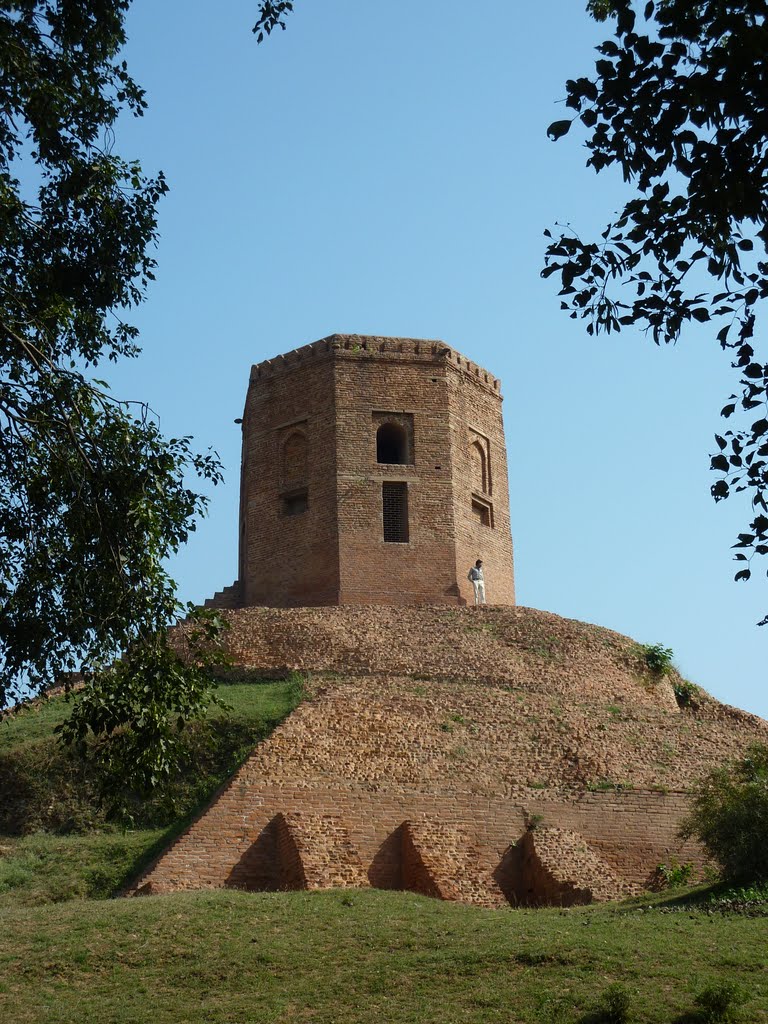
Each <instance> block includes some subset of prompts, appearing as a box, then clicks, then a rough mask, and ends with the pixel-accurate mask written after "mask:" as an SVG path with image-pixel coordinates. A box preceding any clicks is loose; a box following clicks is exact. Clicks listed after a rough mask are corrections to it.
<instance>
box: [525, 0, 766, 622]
mask: <svg viewBox="0 0 768 1024" xmlns="http://www.w3.org/2000/svg"><path fill="white" fill-rule="evenodd" d="M588 9H589V10H590V12H591V13H592V14H593V16H594V17H595V18H596V19H597V20H598V21H610V20H613V25H614V35H613V38H612V39H607V40H606V41H605V42H603V43H602V44H601V45H600V46H598V48H597V49H598V51H599V53H600V57H599V59H598V60H597V61H596V62H595V74H594V77H592V78H576V79H570V80H569V81H568V82H567V83H566V99H565V102H566V106H567V107H568V108H570V109H572V110H574V111H576V112H577V115H578V116H577V118H576V122H577V125H578V123H580V124H581V125H582V126H583V130H584V131H585V132H586V142H585V144H586V149H587V153H588V158H587V165H588V166H591V167H593V168H594V170H595V171H598V172H599V171H602V170H603V169H605V168H606V167H610V166H612V165H617V166H618V168H619V169H620V170H621V172H622V174H623V177H624V179H625V181H627V182H628V183H629V184H630V185H631V186H633V188H634V192H633V195H632V196H631V197H630V199H629V200H628V202H627V203H626V204H625V206H624V208H623V209H622V210H620V211H619V212H618V214H617V215H616V216H615V217H614V219H613V221H612V222H611V223H610V224H609V225H608V227H607V228H606V229H605V231H603V232H602V235H601V240H600V242H599V244H595V243H592V242H590V241H583V240H582V239H581V238H579V237H578V236H577V235H576V234H575V233H574V232H571V231H565V232H561V233H560V235H559V237H558V236H555V237H553V238H552V240H551V242H550V244H549V246H548V248H547V251H546V259H545V269H544V276H546V277H548V276H550V275H552V276H555V275H559V279H560V290H559V295H560V296H561V301H562V306H563V308H564V309H565V311H566V312H568V314H569V316H571V317H572V318H583V319H585V320H586V322H587V324H586V326H587V332H588V333H589V334H591V335H594V334H598V333H600V332H601V331H605V332H606V333H607V334H610V333H611V332H613V331H619V330H621V329H622V328H624V327H628V326H632V325H637V326H639V327H640V328H641V329H643V330H644V331H646V332H647V333H648V336H649V337H650V338H652V339H653V341H654V342H655V343H656V344H658V345H660V344H670V343H675V342H677V341H678V339H679V338H680V336H681V334H682V333H683V332H684V331H686V330H687V331H688V332H691V333H692V332H693V330H694V329H696V330H698V328H697V327H696V325H698V324H702V325H703V324H708V323H710V322H714V323H715V324H716V329H715V328H713V335H715V336H716V337H717V341H718V342H719V344H720V345H721V347H722V348H723V349H727V350H729V352H730V353H731V365H732V368H733V369H734V370H735V371H736V374H737V379H738V381H739V393H738V394H736V395H731V396H730V398H729V400H728V402H727V403H726V404H725V405H724V406H723V408H722V411H721V412H722V415H723V416H724V417H726V418H729V417H732V416H734V414H736V413H739V414H740V417H739V423H738V425H739V427H740V429H739V430H737V431H735V432H728V433H727V434H726V435H725V437H720V436H718V437H717V439H716V442H717V445H718V448H719V449H720V454H717V455H715V456H714V457H713V458H712V460H711V466H712V468H713V469H714V470H715V471H716V472H719V473H722V474H723V479H722V480H721V481H718V482H717V483H715V484H714V485H713V486H712V488H711V493H712V496H713V497H714V498H715V500H716V501H720V500H722V499H724V498H727V497H728V496H729V495H730V493H731V491H732V490H734V491H737V492H740V493H741V492H747V493H748V495H749V497H750V499H751V504H752V507H753V508H755V509H765V508H766V498H767V496H768V452H766V451H761V446H762V445H763V439H764V438H765V436H766V432H767V430H768V427H767V426H766V418H765V408H766V400H767V399H768V364H763V363H761V362H760V361H759V359H757V358H755V353H754V351H753V347H752V343H751V339H752V336H753V333H754V324H755V312H756V310H757V308H758V306H759V304H760V303H761V302H762V301H763V300H764V299H766V298H768V79H766V71H765V69H766V67H768V26H766V7H765V3H764V2H762V0H760V2H758V0H736V2H733V3H728V4H725V5H724V4H723V3H722V2H720V0H705V2H703V3H697V4H691V3H690V2H689V0H666V2H664V3H658V4H653V3H647V4H639V3H635V2H633V0H589V3H588ZM570 126H571V122H568V121H563V122H555V124H554V125H551V126H550V129H549V134H550V137H551V138H553V139H558V138H561V137H562V135H564V134H566V131H567V129H568V128H570ZM704 272H706V274H707V275H709V277H710V278H711V280H712V283H713V284H714V285H715V287H713V288H712V293H708V292H700V291H699V290H698V289H700V288H702V287H706V285H705V284H704ZM718 321H719V323H718ZM729 390H733V388H732V387H731V388H730V389H729ZM750 414H751V415H750ZM751 417H755V418H754V419H752V418H751ZM753 532H754V538H753V540H752V542H751V543H750V545H748V547H749V551H750V556H749V557H751V555H752V554H757V555H762V554H764V549H765V548H766V544H765V543H764V541H765V539H766V538H765V534H764V532H763V533H761V532H760V531H753ZM745 573H746V575H745ZM748 576H749V570H746V569H741V570H740V571H739V575H738V577H737V578H738V579H747V578H748ZM766 621H768V616H767V617H766Z"/></svg>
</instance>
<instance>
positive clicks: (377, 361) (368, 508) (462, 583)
mask: <svg viewBox="0 0 768 1024" xmlns="http://www.w3.org/2000/svg"><path fill="white" fill-rule="evenodd" d="M501 402H502V398H501V393H500V387H499V381H498V380H497V379H495V378H494V377H493V376H491V375H490V374H489V373H487V372H486V371H485V370H482V369H481V368H480V367H479V366H476V365H475V364H473V363H471V362H470V361H469V360H467V359H465V358H464V357H463V356H461V355H459V354H458V353H457V352H455V351H454V350H453V349H451V348H449V347H448V346H447V345H445V344H444V343H443V342H441V341H420V340H416V339H412V338H378V337H364V336H358V335H338V334H335V335H332V336H331V337H328V338H324V339H322V340H321V341H316V342H314V343H312V344H311V345H305V346H303V347H302V348H298V349H295V350H294V351H292V352H289V353H287V354H286V355H282V356H278V357H277V358H275V359H269V360H266V361H265V362H262V363H259V364H257V365H256V366H254V367H253V368H252V370H251V378H250V386H249V388H248V395H247V398H246V402H245V412H244V414H243V454H242V471H241V473H242V475H241V493H240V556H239V580H238V582H237V583H236V584H234V585H233V587H231V588H227V591H226V592H224V595H217V598H219V600H216V599H214V602H212V603H215V604H228V605H229V606H230V607H232V606H241V607H242V606H250V605H267V606H274V607H289V606H296V605H335V604H422V603H429V604H442V603H447V604H464V603H465V602H468V601H470V600H471V595H472V587H471V584H470V583H469V582H468V580H467V578H466V577H467V572H468V570H469V567H470V566H471V565H472V564H473V563H474V562H475V560H476V559H477V558H482V559H483V562H484V565H485V570H486V572H485V575H486V587H487V592H488V600H489V602H490V603H492V604H514V582H513V567H512V537H511V534H510V521H509V494H508V487H507V458H506V448H505V444H504V428H503V424H502V416H501Z"/></svg>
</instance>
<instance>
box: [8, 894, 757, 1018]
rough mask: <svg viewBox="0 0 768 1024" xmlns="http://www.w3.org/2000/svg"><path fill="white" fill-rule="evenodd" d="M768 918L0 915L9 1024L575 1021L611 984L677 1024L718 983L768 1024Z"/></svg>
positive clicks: (431, 907)
mask: <svg viewBox="0 0 768 1024" xmlns="http://www.w3.org/2000/svg"><path fill="white" fill-rule="evenodd" d="M765 931H766V925H765V918H747V917H739V916H735V915H734V916H723V915H719V914H714V915H712V914H706V913H703V912H701V911H695V912H689V911H682V912H676V913H664V912H662V911H660V910H658V909H650V910H649V909H639V908H637V907H625V908H623V909H620V908H606V907H592V908H577V909H572V910H567V911H560V910H544V911H542V910H538V911H509V912H505V911H501V912H499V911H484V910H478V909H475V908H471V907H464V906H459V905H456V904H446V903H441V902H439V901H436V900H430V899H426V898H423V897H419V896H414V895H412V894H408V893H383V892H376V891H333V892H325V893H286V894H259V895H252V894H247V893H238V892H215V893H210V892H209V893H191V894H190V893H180V894H177V895H173V896H158V897H151V898H148V899H135V900H118V901H113V902H93V901H89V902H78V903H69V904H62V905H61V906H57V907H53V908H47V909H46V908H39V907H37V908H27V909H24V908H22V909H17V910H14V911H6V912H5V913H4V914H3V927H2V929H0V1019H3V1020H8V1021H12V1022H13V1024H24V1022H37V1021H41V1020H45V1021H47V1022H48V1021H50V1022H62V1024H63V1022H70V1021H73V1020H98V1021H99V1022H100V1024H110V1022H114V1024H118V1022H120V1024H123V1022H129V1021H131V1022H139V1021H147V1020H151V1021H152V1022H153V1024H177V1022H178V1024H182V1022H189V1021H195V1022H197V1021H205V1022H212V1024H213V1022H216V1024H218V1022H233V1024H234V1022H245V1021H249V1022H288V1021H312V1022H314V1024H331V1022H337V1021H343V1022H345V1024H379V1022H381V1021H387V1022H417V1021H418V1022H432V1021H440V1022H441V1024H452V1022H458V1021H462V1022H476V1024H481V1022H482V1024H491V1022H497V1021H498V1022H505V1024H510V1022H514V1021H520V1022H537V1024H539V1022H545V1021H563V1022H564V1021H570V1022H576V1021H579V1020H583V1019H588V1018H585V1017H584V1015H585V1014H588V1013H589V1012H590V1011H591V1010H592V1009H593V1008H594V1006H595V1004H596V1002H597V1000H598V998H599V996H600V995H601V993H602V992H604V990H605V988H606V987H607V985H608V984H609V983H610V982H614V981H618V982H621V983H622V984H624V985H625V986H626V987H627V989H628V990H629V991H630V993H631V994H632V999H633V1007H634V1010H635V1012H636V1016H634V1017H633V1019H634V1020H637V1021H640V1022H658V1024H661V1022H669V1021H673V1020H678V1019H685V1020H689V1021H692V1020H695V1019H696V1018H694V1017H690V1016H689V1017H686V1018H681V1016H680V1015H681V1014H683V1013H686V1012H689V1011H690V1010H691V1009H692V1007H693V1001H694V997H695V995H696V993H697V992H698V991H700V990H701V989H702V988H703V987H705V986H706V985H707V984H709V983H711V982H712V981H713V980H715V979H723V978H727V979H729V980H736V981H737V982H738V983H739V984H740V986H741V988H742V989H743V991H744V992H745V993H747V999H748V1001H747V1003H746V1006H745V1011H746V1012H745V1018H744V1019H745V1020H746V1021H750V1022H759V1021H763V1022H764V1021H768V973H767V968H766V957H765V954H766V946H765V937H766V936H765Z"/></svg>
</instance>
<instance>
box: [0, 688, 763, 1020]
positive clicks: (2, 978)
mask: <svg viewBox="0 0 768 1024" xmlns="http://www.w3.org/2000/svg"><path fill="white" fill-rule="evenodd" d="M223 696H224V698H225V700H227V702H228V703H229V704H231V705H232V706H233V709H234V710H233V714H232V715H231V716H230V717H229V718H228V719H226V722H227V723H228V724H224V721H223V720H222V715H221V712H219V711H214V713H213V716H212V721H211V723H210V732H209V733H206V734H205V735H210V736H211V737H213V741H212V742H213V745H214V747H215V753H216V756H212V755H211V756H208V755H209V754H210V750H209V747H210V743H209V741H208V740H206V741H205V743H203V748H204V749H205V750H206V751H208V754H206V757H207V760H205V759H204V764H205V767H204V770H203V769H201V764H202V763H203V762H196V763H195V764H194V766H193V767H192V770H191V772H190V774H189V777H187V778H185V779H182V780H181V781H180V783H179V787H178V792H177V798H178V800H179V802H180V804H181V805H182V808H183V810H184V813H186V814H188V813H189V812H190V811H192V810H193V807H194V805H195V802H196V801H197V802H199V800H200V799H201V797H202V796H204V794H205V793H207V792H210V790H211V789H212V788H215V786H216V785H218V783H219V781H220V779H221V777H222V775H223V774H226V773H227V771H228V770H229V768H230V767H231V765H230V763H229V762H230V761H232V760H237V759H238V758H239V757H240V756H241V754H242V748H243V744H245V745H247V744H248V743H249V742H250V741H251V740H252V739H254V738H255V739H258V738H259V737H260V736H263V735H266V734H268V733H269V731H271V729H272V728H274V725H275V724H276V723H277V722H279V721H280V720H281V719H282V718H283V717H284V716H285V715H286V714H287V713H288V712H289V711H290V709H291V708H292V707H293V706H294V704H295V702H296V700H297V699H298V697H299V693H298V691H297V687H296V684H295V682H285V683H275V684H259V685H254V684H242V685H232V686H227V687H225V688H224V689H223ZM63 713H64V706H63V704H62V703H61V702H52V703H50V704H48V705H43V706H42V708H41V709H40V710H39V711H34V712H29V713H27V714H25V715H22V716H20V717H19V718H17V719H15V720H13V721H11V722H8V723H5V724H4V725H3V726H2V727H1V728H0V760H2V758H6V763H7V762H8V759H9V758H10V761H11V762H13V763H14V764H16V765H17V766H18V765H22V766H26V767H25V769H24V770H25V771H26V770H27V769H28V768H29V766H30V765H31V766H37V768H38V770H39V775H40V780H39V781H40V787H39V788H38V790H34V791H33V792H32V797H33V798H34V800H37V801H38V802H39V801H40V794H41V792H43V793H44V792H45V789H46V786H50V787H52V791H51V795H52V794H53V793H54V792H61V793H62V794H64V799H65V800H66V799H69V798H70V797H69V796H68V795H67V794H68V793H69V790H68V789H67V786H64V787H63V789H60V790H56V787H57V786H59V787H61V786H62V785H63V784H62V782H61V780H60V779H59V778H58V774H57V773H60V772H61V771H62V770H63V769H62V762H61V761H60V760H58V755H56V753H55V748H54V747H53V746H52V740H51V730H52V728H53V726H54V725H55V724H56V722H57V721H59V720H60V718H61V717H62V715H63ZM201 742H202V741H201ZM227 766H229V767H227ZM64 768H66V766H64ZM46 773H48V774H46ZM27 781H29V780H27ZM70 781H72V780H70ZM30 785H31V783H30ZM73 806H74V804H73ZM147 813H148V817H149V818H150V819H151V817H152V814H153V813H156V814H157V815H158V816H160V817H162V809H161V808H157V809H156V810H155V811H153V810H152V809H151V808H150V811H148V812H147ZM33 817H34V815H33ZM97 824H98V827H95V828H91V829H90V830H86V831H83V832H80V833H73V834H68V835H62V834H46V833H42V832H35V833H32V834H29V835H25V836H3V835H1V834H0V1020H2V1021H3V1022H5V1021H8V1022H9V1024H24V1022H33V1021H34V1022H37V1021H42V1020H44V1021H51V1022H62V1024H63V1022H67V1024H69V1022H70V1021H73V1020H98V1021H99V1022H100V1024H109V1022H114V1024H127V1022H135V1024H139V1022H142V1024H143V1022H144V1021H147V1020H152V1021H153V1024H176V1022H178V1024H182V1022H183V1024H187V1022H190V1021H195V1022H197V1021H205V1022H211V1024H218V1022H222V1024H223V1022H232V1024H234V1022H237V1024H240V1022H246V1021H249V1022H261V1021H264V1022H267V1021H269V1022H273V1021H274V1022H278V1024H279V1022H283V1021H285V1022H288V1021H308V1022H315V1024H325V1022H328V1024H330V1022H331V1021H333V1022H336V1021H344V1022H350V1024H374V1022H375V1024H379V1022H381V1021H387V1022H425V1024H426V1022H432V1021H436V1020H439V1021H440V1022H441V1024H452V1022H458V1021H465V1022H477V1024H480V1022H483V1024H487V1022H496V1021H498V1022H502V1021H503V1022H505V1024H511V1022H515V1021H519V1022H525V1024H544V1022H556V1021H560V1022H574V1024H575V1022H577V1021H582V1022H585V1024H586V1022H587V1021H588V1020H593V1021H597V1020H598V1019H600V1018H597V1017H595V1016H594V1015H592V1016H590V1014H591V1011H592V1010H593V1009H594V1007H595V1006H596V1003H597V1001H598V999H599V997H600V995H601V993H603V992H604V991H605V989H606V987H607V986H608V985H609V984H610V983H611V982H621V983H622V984H623V985H625V986H626V988H627V989H628V991H629V992H630V993H631V995H632V1000H633V1009H634V1014H635V1015H634V1017H633V1019H634V1020H636V1021H638V1022H641V1024H642V1022H658V1024H661V1022H667V1021H675V1020H677V1021H679V1022H680V1024H683V1022H687V1024H693V1022H695V1021H697V1020H700V1019H701V1018H698V1017H695V1016H693V1015H691V1014H690V1011H691V1010H692V1008H693V1005H694V1002H693V1001H694V997H695V995H696V993H697V992H698V991H700V990H701V989H703V988H704V987H705V986H706V985H708V984H711V983H713V982H717V981H736V982H737V983H738V984H739V986H740V987H741V989H742V991H743V992H744V993H745V995H746V998H747V1003H746V1005H745V1007H744V1016H743V1018H742V1019H743V1020H744V1021H749V1022H752V1021H754V1022H768V955H767V954H768V941H767V939H768V927H767V926H766V920H767V919H766V918H765V917H756V918H749V917H743V916H738V915H724V914H720V913H707V912H706V911H703V910H697V909H691V910H687V909H684V910H677V911H676V912H674V913H668V912H665V910H664V909H661V907H660V906H657V905H656V904H657V903H658V901H659V898H658V897H651V898H649V899H648V900H646V901H645V904H640V903H637V902H636V903H635V904H634V905H633V904H624V905H619V906H610V907H591V908H578V909H572V910H567V911H562V910H537V911H517V910H510V911H508V912H504V911H484V910H479V909H476V908H472V907H464V906H458V905H455V904H446V903H440V902H438V901H434V900H428V899H424V898H422V897H418V896H414V895H412V894H408V893H402V894H401V893H383V892H376V891H345V892H340V891H336V892H327V893H321V894H318V893H289V894H258V895H256V894H246V893H237V892H226V891H222V892H213V893H211V892H204V893H180V894H177V895H173V896H167V897H152V898H150V899H135V900H115V901H105V900H103V899H101V900H95V899H89V898H87V897H94V896H95V897H104V896H108V895H109V894H110V893H112V892H114V891H115V889H116V888H118V887H119V886H120V885H121V884H122V883H123V882H124V881H125V879H127V878H128V877H130V876H131V875H132V874H134V873H135V872H136V870H137V869H138V867H139V866H140V864H141V863H143V862H144V861H145V860H146V859H148V858H149V857H151V856H152V855H153V854H154V852H155V851H156V850H157V849H158V848H160V847H162V845H164V844H165V843H166V842H167V841H168V839H169V837H170V836H171V835H172V834H173V833H174V832H176V831H177V830H178V829H179V828H180V827H181V826H182V824H183V819H177V820H176V821H175V822H174V823H173V824H171V825H170V826H167V827H164V828H158V827H155V828H151V827H148V828H142V829H136V830H133V831H120V830H117V829H114V828H108V827H105V826H104V825H103V823H101V822H98V823H97ZM62 901H68V902H62ZM53 902H55V903H57V905H56V906H51V905H50V904H51V903H53ZM35 904H47V905H42V906H41V905H35ZM686 1014H687V1015H686Z"/></svg>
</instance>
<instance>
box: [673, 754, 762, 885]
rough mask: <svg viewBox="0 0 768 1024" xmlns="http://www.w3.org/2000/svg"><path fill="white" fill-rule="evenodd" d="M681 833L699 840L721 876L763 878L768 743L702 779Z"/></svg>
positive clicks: (738, 881)
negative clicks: (714, 861) (719, 870)
mask: <svg viewBox="0 0 768 1024" xmlns="http://www.w3.org/2000/svg"><path fill="white" fill-rule="evenodd" d="M680 834H681V836H682V837H683V838H686V839H687V838H690V837H693V838H695V839H698V840H699V842H700V843H701V844H702V846H703V847H704V849H705V850H706V851H707V853H708V854H709V855H710V856H711V857H712V858H713V859H714V860H716V861H717V863H718V864H719V865H720V867H721V869H722V874H723V878H724V879H725V880H726V881H728V882H732V883H736V884H744V883H746V882H754V881H766V880H768V746H765V745H764V744H761V743H757V744H754V745H753V746H751V747H750V748H749V749H748V750H747V753H746V755H745V756H744V757H743V758H742V759H741V760H739V761H734V762H732V763H729V764H726V765H724V766H723V767H721V768H716V769H715V770H714V771H712V772H710V773H709V775H707V776H705V777H704V778H703V779H701V781H700V782H699V783H698V784H697V785H696V786H695V787H694V790H693V794H692V802H691V811H690V813H689V814H688V816H687V817H686V818H685V820H684V821H683V823H682V825H681V828H680Z"/></svg>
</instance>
